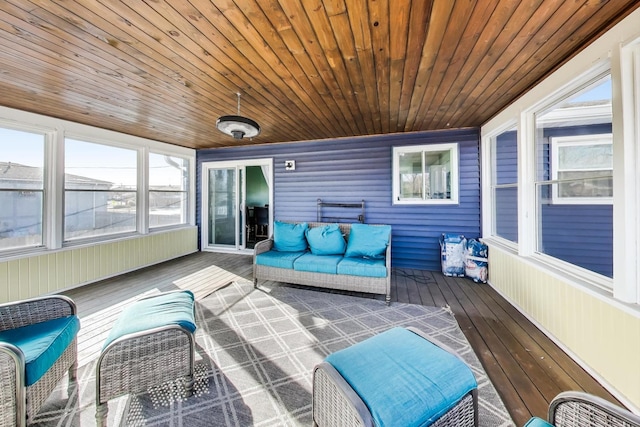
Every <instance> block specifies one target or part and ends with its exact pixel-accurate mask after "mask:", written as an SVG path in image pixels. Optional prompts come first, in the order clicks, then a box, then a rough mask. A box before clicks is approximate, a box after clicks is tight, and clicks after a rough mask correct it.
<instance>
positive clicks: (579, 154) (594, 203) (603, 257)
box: [535, 75, 613, 278]
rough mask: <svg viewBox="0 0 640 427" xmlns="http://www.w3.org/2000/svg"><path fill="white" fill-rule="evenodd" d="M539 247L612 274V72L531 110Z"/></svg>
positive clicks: (590, 267)
mask: <svg viewBox="0 0 640 427" xmlns="http://www.w3.org/2000/svg"><path fill="white" fill-rule="evenodd" d="M535 119H536V192H535V194H536V205H537V207H536V212H537V216H536V219H537V228H538V230H537V231H538V232H537V242H536V250H537V251H538V252H539V253H542V254H546V255H550V256H552V257H555V258H557V259H560V260H562V261H565V262H568V263H571V264H574V265H577V266H579V267H582V268H585V269H587V270H590V271H593V272H596V273H599V274H601V275H603V276H606V277H610V278H611V277H613V209H612V204H611V200H612V195H613V190H612V188H613V178H612V171H613V170H612V167H613V163H612V154H613V151H612V145H611V133H612V110H611V78H610V76H609V75H606V76H604V77H601V78H599V79H597V80H595V81H593V82H592V83H590V84H586V85H584V86H582V87H577V88H576V91H575V93H574V95H572V96H569V97H567V98H566V99H564V100H562V101H561V102H559V103H557V104H556V105H554V106H552V107H551V108H549V109H547V110H545V111H541V112H539V113H536V115H535Z"/></svg>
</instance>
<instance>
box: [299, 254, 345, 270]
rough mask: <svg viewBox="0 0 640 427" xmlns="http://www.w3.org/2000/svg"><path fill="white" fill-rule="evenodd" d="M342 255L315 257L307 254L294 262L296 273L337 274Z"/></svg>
mask: <svg viewBox="0 0 640 427" xmlns="http://www.w3.org/2000/svg"><path fill="white" fill-rule="evenodd" d="M341 259H342V255H314V254H310V253H306V254H304V255H302V256H301V257H300V258H298V259H296V260H295V261H294V262H293V269H294V270H296V271H310V272H312V273H327V274H336V271H337V269H338V263H339V262H340V260H341Z"/></svg>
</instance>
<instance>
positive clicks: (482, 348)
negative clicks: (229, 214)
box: [65, 252, 619, 426]
mask: <svg viewBox="0 0 640 427" xmlns="http://www.w3.org/2000/svg"><path fill="white" fill-rule="evenodd" d="M252 276H253V274H252V257H251V256H247V255H235V254H234V255H232V254H220V253H208V252H198V253H195V254H192V255H188V256H185V257H182V258H178V259H175V260H172V261H168V262H165V263H162V264H158V265H156V266H152V267H148V268H145V269H142V270H138V271H135V272H131V273H127V274H124V275H121V276H117V277H113V278H110V279H107V280H103V281H101V282H98V283H94V284H91V285H87V286H83V287H80V288H78V289H74V290H70V291H67V292H65V294H66V295H68V296H70V297H71V298H73V299H74V300H75V302H76V304H77V306H78V311H79V315H80V318H81V323H82V329H81V331H80V336H79V348H78V353H79V360H80V364H81V365H82V364H84V363H86V362H87V361H89V360H92V359H93V358H96V357H98V354H99V352H100V348H101V346H102V343H103V342H104V340H105V338H106V336H107V334H108V332H109V330H110V327H111V324H112V323H113V322H114V320H115V318H116V317H117V316H118V314H119V313H120V312H121V311H122V309H123V308H124V307H125V306H126V305H127V304H129V303H131V302H132V301H134V300H136V299H137V298H139V297H140V296H142V295H147V294H152V293H157V292H161V291H166V290H171V289H178V288H180V289H190V290H192V291H193V292H194V293H195V295H196V298H197V299H200V298H204V297H205V296H206V295H208V294H210V293H211V292H213V291H214V290H215V289H217V288H219V287H221V286H224V285H226V284H227V283H229V282H231V281H233V280H243V279H244V280H249V281H250V280H252V279H253V277H252ZM361 296H366V297H372V296H370V295H366V294H362V295H361ZM373 297H376V296H373ZM376 298H377V297H376ZM379 298H380V299H383V297H382V296H380V297H379ZM391 299H392V303H393V302H403V303H411V304H422V305H427V306H449V307H450V308H451V310H452V311H453V313H454V314H455V316H456V319H457V320H458V323H459V324H460V327H461V328H462V330H463V332H464V334H465V335H466V337H467V339H468V340H469V342H470V343H471V345H472V347H473V349H474V350H475V352H476V354H477V355H478V357H479V359H480V361H481V362H482V364H483V366H484V368H485V370H486V371H487V374H488V375H489V377H490V378H491V381H492V382H493V384H494V385H495V387H496V389H497V390H498V392H499V393H500V396H501V397H502V399H503V401H504V403H505V405H506V406H507V409H508V410H509V412H510V414H511V416H512V417H513V420H514V422H515V423H516V425H517V426H521V425H524V423H525V422H526V421H527V420H528V419H529V418H530V417H531V416H532V415H536V416H540V417H543V418H546V411H547V407H548V404H549V402H550V400H551V399H552V398H553V397H555V396H556V395H557V394H558V393H560V392H561V391H564V390H582V391H586V392H589V393H592V394H595V395H598V396H600V397H603V398H605V399H607V400H610V401H612V402H614V403H617V404H619V402H618V401H617V400H616V399H615V398H614V397H613V396H612V395H611V394H610V393H609V392H608V391H607V390H606V389H604V388H603V387H602V386H601V385H600V384H599V383H598V382H596V381H595V380H594V379H593V378H592V377H591V376H590V375H589V374H588V373H586V372H585V371H584V370H583V369H582V368H581V367H580V366H579V365H577V364H576V363H575V362H574V361H573V360H572V359H571V358H570V357H568V356H567V355H566V354H565V353H564V352H563V351H562V350H561V349H560V348H559V347H558V346H556V345H555V344H554V343H553V342H552V341H551V340H549V339H548V338H547V337H546V336H545V335H544V334H542V332H540V330H538V329H537V328H536V327H535V326H534V325H533V324H532V323H531V322H530V321H529V320H527V319H526V318H525V317H524V316H523V315H522V314H520V313H519V312H518V311H517V310H516V309H515V308H513V307H512V306H511V305H510V304H509V303H507V301H506V300H505V299H504V298H502V297H501V296H500V295H499V294H498V293H496V292H495V291H494V290H493V289H492V288H491V287H490V286H489V285H486V284H477V283H474V282H473V281H471V280H469V279H464V278H451V277H445V276H443V275H442V274H441V273H439V272H431V271H422V270H410V269H399V268H396V269H394V270H393V274H392V294H391Z"/></svg>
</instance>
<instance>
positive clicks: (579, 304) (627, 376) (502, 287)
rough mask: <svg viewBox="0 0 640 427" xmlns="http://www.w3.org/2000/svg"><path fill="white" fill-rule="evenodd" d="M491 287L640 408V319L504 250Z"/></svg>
mask: <svg viewBox="0 0 640 427" xmlns="http://www.w3.org/2000/svg"><path fill="white" fill-rule="evenodd" d="M489 278H490V284H491V285H492V286H493V287H494V288H495V289H497V290H498V291H499V292H500V293H501V294H502V295H503V296H504V297H505V298H507V299H508V300H509V301H510V302H511V303H512V304H514V305H515V306H516V307H518V308H519V309H520V310H521V311H522V312H523V313H524V314H525V315H527V316H528V317H529V318H530V319H531V320H533V321H534V322H537V324H538V325H539V326H540V327H541V328H543V330H546V331H547V332H548V333H549V335H550V336H551V337H552V338H554V339H555V340H556V342H557V343H558V344H560V345H561V346H563V347H564V348H565V350H567V351H569V352H570V353H572V354H573V355H574V356H575V357H576V358H577V359H578V361H579V362H581V363H582V364H583V366H584V367H585V368H587V369H588V370H590V371H591V373H592V374H594V375H595V376H596V378H598V377H599V378H600V379H601V380H603V381H604V385H605V386H607V387H609V388H610V389H611V391H612V392H613V393H614V394H616V396H617V397H618V398H620V399H621V400H622V401H623V402H624V403H626V404H629V405H631V406H632V407H635V408H640V363H639V362H638V360H639V359H638V357H639V355H640V317H639V316H638V315H637V313H634V312H633V310H628V309H624V307H623V306H622V305H621V304H618V303H615V302H614V301H613V300H611V299H610V297H606V296H598V295H597V293H595V292H594V293H591V292H588V291H587V290H585V289H584V288H581V287H580V286H576V285H572V284H571V283H570V282H569V281H568V280H567V279H563V278H562V277H561V276H560V275H553V274H550V273H549V272H546V271H544V270H542V269H540V268H538V267H537V266H536V265H535V264H533V263H531V262H527V261H526V260H524V259H522V258H519V257H518V256H516V255H514V254H512V253H509V252H506V251H504V250H502V249H501V248H499V247H493V246H492V247H490V250H489Z"/></svg>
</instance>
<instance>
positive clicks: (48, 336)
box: [0, 316, 80, 386]
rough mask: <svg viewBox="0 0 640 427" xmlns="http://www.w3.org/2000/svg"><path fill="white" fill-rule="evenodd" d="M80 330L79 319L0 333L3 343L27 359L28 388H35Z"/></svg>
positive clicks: (62, 319)
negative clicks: (20, 352)
mask: <svg viewBox="0 0 640 427" xmlns="http://www.w3.org/2000/svg"><path fill="white" fill-rule="evenodd" d="M79 330H80V320H79V319H78V317H77V316H68V317H61V318H59V319H52V320H47V321H46V322H40V323H36V324H33V325H28V326H23V327H21V328H16V329H9V330H6V331H2V332H0V341H3V342H7V343H10V344H13V345H15V346H16V347H18V348H19V349H20V351H22V353H23V354H24V358H25V364H26V366H25V368H26V371H25V381H26V385H27V386H30V385H33V384H35V383H36V382H37V381H38V380H39V379H40V378H42V376H43V375H44V374H45V373H46V372H47V371H48V370H49V368H51V366H53V364H54V363H55V362H56V361H57V360H58V358H60V356H61V355H62V353H64V351H65V350H66V349H67V347H69V344H71V342H72V341H73V339H74V338H75V336H76V335H77V334H78V331H79Z"/></svg>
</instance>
